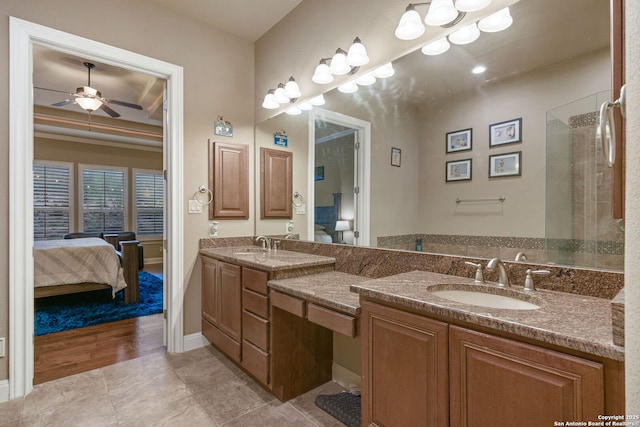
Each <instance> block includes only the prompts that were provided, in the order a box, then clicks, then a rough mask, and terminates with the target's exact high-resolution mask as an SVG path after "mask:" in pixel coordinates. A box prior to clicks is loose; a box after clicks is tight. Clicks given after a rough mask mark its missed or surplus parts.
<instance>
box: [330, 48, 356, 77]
mask: <svg viewBox="0 0 640 427" xmlns="http://www.w3.org/2000/svg"><path fill="white" fill-rule="evenodd" d="M329 71H330V72H331V74H333V75H335V76H342V75H345V74H348V73H349V71H351V66H349V64H347V55H346V52H345V51H344V50H342V49H340V48H338V50H336V53H335V55H333V58H331V63H330V64H329Z"/></svg>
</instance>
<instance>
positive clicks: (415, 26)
mask: <svg viewBox="0 0 640 427" xmlns="http://www.w3.org/2000/svg"><path fill="white" fill-rule="evenodd" d="M424 31H425V28H424V25H423V24H422V18H421V17H420V15H419V14H418V12H416V10H415V9H414V7H413V6H412V5H409V6H408V7H407V10H406V11H405V12H404V13H403V14H402V17H401V18H400V22H399V23H398V26H397V27H396V32H395V34H396V37H397V38H399V39H400V40H413V39H417V38H418V37H420V36H421V35H423V34H424Z"/></svg>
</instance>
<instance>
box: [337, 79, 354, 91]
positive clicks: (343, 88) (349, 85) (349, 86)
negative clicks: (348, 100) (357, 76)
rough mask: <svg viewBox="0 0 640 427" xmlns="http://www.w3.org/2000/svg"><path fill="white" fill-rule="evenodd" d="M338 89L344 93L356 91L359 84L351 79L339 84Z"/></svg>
mask: <svg viewBox="0 0 640 427" xmlns="http://www.w3.org/2000/svg"><path fill="white" fill-rule="evenodd" d="M338 90H339V91H340V92H342V93H354V92H357V91H358V85H357V84H356V82H354V81H350V82H346V83H344V84H341V85H340V86H338Z"/></svg>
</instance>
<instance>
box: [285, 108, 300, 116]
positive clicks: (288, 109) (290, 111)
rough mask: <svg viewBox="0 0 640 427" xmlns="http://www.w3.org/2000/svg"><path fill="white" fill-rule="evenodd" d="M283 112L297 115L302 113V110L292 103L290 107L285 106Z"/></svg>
mask: <svg viewBox="0 0 640 427" xmlns="http://www.w3.org/2000/svg"><path fill="white" fill-rule="evenodd" d="M285 113H287V114H288V115H290V116H299V115H300V114H302V110H301V109H300V108H298V107H296V106H295V105H294V106H293V107H291V108H287V110H286V111H285Z"/></svg>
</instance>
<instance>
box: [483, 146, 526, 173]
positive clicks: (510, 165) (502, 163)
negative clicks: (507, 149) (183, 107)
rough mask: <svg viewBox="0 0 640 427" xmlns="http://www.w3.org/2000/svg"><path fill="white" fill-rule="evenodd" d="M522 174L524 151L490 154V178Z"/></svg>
mask: <svg viewBox="0 0 640 427" xmlns="http://www.w3.org/2000/svg"><path fill="white" fill-rule="evenodd" d="M520 175H522V151H516V152H513V153H504V154H494V155H490V156H489V178H501V177H505V176H520Z"/></svg>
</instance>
